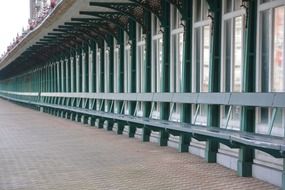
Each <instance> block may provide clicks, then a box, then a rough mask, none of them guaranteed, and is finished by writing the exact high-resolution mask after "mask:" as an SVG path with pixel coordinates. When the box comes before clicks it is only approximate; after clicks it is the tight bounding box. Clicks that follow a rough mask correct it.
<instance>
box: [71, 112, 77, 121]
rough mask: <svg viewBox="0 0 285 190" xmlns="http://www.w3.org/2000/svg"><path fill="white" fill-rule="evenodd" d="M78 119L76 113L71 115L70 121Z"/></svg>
mask: <svg viewBox="0 0 285 190" xmlns="http://www.w3.org/2000/svg"><path fill="white" fill-rule="evenodd" d="M75 117H76V114H75V113H71V114H70V119H71V120H72V121H75V119H76V118H75Z"/></svg>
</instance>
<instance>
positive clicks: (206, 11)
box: [203, 0, 209, 20]
mask: <svg viewBox="0 0 285 190" xmlns="http://www.w3.org/2000/svg"><path fill="white" fill-rule="evenodd" d="M208 9H209V7H208V3H207V1H206V0H203V20H206V19H208V14H209V13H208Z"/></svg>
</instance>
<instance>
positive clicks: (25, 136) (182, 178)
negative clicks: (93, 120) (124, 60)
mask: <svg viewBox="0 0 285 190" xmlns="http://www.w3.org/2000/svg"><path fill="white" fill-rule="evenodd" d="M12 189H13V190H42V189H46V190H52V189H58V190H64V189H66V190H85V189H90V190H91V189H92V190H93V189H108V190H109V189H155V190H157V189H227V190H228V189H239V190H240V189H258V190H261V189H277V188H276V187H274V186H272V185H270V184H267V183H264V182H261V181H259V180H256V179H254V178H242V177H237V176H236V173H235V172H234V171H232V170H229V169H226V168H224V167H222V166H220V165H218V164H207V163H205V161H204V160H203V159H201V158H199V157H196V156H193V155H191V154H189V153H178V152H177V151H176V150H175V149H173V148H169V147H164V148H161V147H159V146H158V145H157V144H154V143H142V142H141V141H140V140H138V139H129V138H128V137H127V136H118V135H116V134H115V133H113V132H107V131H105V130H102V129H96V128H91V127H87V126H85V127H83V125H81V124H80V123H75V122H71V121H68V120H65V119H61V118H56V117H54V116H51V115H48V114H44V113H40V112H37V111H33V110H30V109H27V108H24V107H20V106H17V105H15V104H12V103H9V102H6V101H4V100H1V99H0V190H12Z"/></svg>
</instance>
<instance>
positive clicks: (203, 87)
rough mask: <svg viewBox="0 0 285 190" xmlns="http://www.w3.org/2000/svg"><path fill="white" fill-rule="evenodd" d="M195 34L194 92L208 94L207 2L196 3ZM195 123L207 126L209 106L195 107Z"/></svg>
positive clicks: (197, 1) (209, 34) (202, 0)
mask: <svg viewBox="0 0 285 190" xmlns="http://www.w3.org/2000/svg"><path fill="white" fill-rule="evenodd" d="M193 12H194V20H195V22H194V24H193V26H194V30H193V31H194V32H193V43H194V45H193V47H195V48H193V63H194V68H193V76H194V80H193V82H194V84H193V87H194V89H193V90H194V91H195V92H208V86H209V64H210V44H211V42H210V39H211V31H210V30H211V27H210V19H209V18H208V4H207V1H206V0H196V1H195V2H194V11H193ZM193 109H194V110H193V114H194V115H193V117H194V120H193V121H194V122H195V123H196V124H200V125H206V124H207V106H206V105H198V106H194V107H193Z"/></svg>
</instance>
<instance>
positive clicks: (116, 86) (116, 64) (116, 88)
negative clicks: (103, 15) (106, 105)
mask: <svg viewBox="0 0 285 190" xmlns="http://www.w3.org/2000/svg"><path fill="white" fill-rule="evenodd" d="M119 46H120V45H119V44H117V41H116V40H114V48H115V49H114V92H115V93H117V92H119V63H120V54H119V48H120V47H119Z"/></svg>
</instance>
